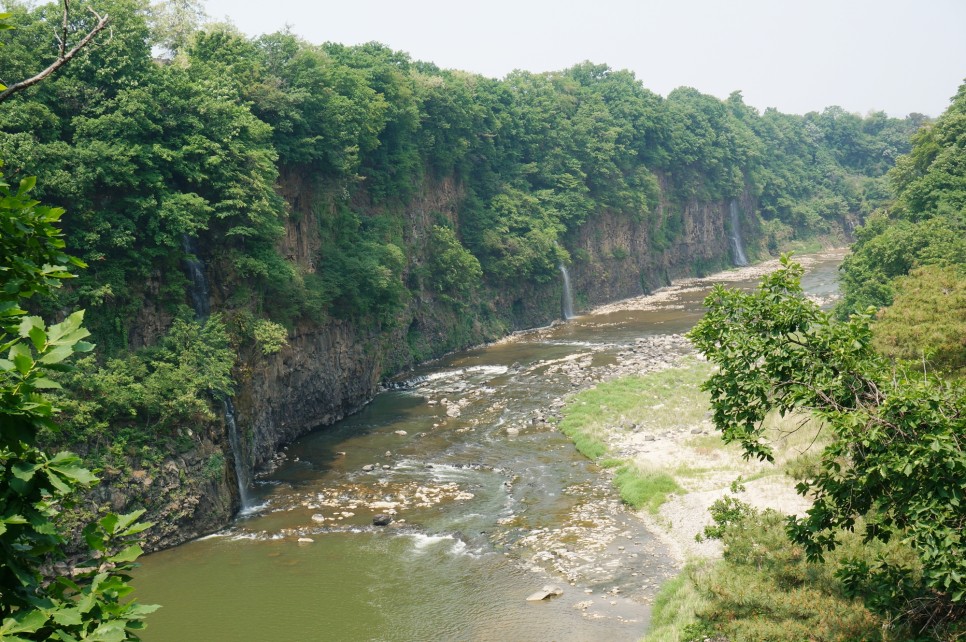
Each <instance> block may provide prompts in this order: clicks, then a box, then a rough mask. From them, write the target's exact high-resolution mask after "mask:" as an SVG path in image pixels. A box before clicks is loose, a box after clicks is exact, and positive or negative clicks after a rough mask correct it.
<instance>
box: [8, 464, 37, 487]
mask: <svg viewBox="0 0 966 642" xmlns="http://www.w3.org/2000/svg"><path fill="white" fill-rule="evenodd" d="M40 468H41V465H40V464H21V463H17V464H14V465H13V466H11V467H10V470H11V472H12V473H13V476H14V477H16V478H17V479H19V480H21V481H25V482H28V481H30V480H31V479H33V476H34V474H35V473H36V472H37V471H38V470H39V469H40Z"/></svg>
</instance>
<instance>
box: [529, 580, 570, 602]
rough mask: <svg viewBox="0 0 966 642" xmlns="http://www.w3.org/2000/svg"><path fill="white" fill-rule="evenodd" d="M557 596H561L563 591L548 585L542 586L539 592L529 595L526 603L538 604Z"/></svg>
mask: <svg viewBox="0 0 966 642" xmlns="http://www.w3.org/2000/svg"><path fill="white" fill-rule="evenodd" d="M557 595H563V591H562V590H560V589H559V588H557V587H556V586H550V585H549V584H548V585H547V586H544V587H543V588H542V589H540V590H539V591H536V592H534V593H531V594H530V596H529V597H527V602H539V601H541V600H546V599H547V598H550V597H555V596H557Z"/></svg>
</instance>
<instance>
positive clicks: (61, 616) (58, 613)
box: [50, 608, 84, 626]
mask: <svg viewBox="0 0 966 642" xmlns="http://www.w3.org/2000/svg"><path fill="white" fill-rule="evenodd" d="M50 616H51V618H53V620H54V622H56V623H57V624H60V625H61V626H80V625H81V624H82V623H83V621H84V619H83V617H81V612H80V610H79V609H76V608H71V609H57V610H55V611H52V612H51V614H50Z"/></svg>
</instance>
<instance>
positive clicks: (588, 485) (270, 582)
mask: <svg viewBox="0 0 966 642" xmlns="http://www.w3.org/2000/svg"><path fill="white" fill-rule="evenodd" d="M840 259H841V255H835V256H832V257H826V258H825V259H822V260H820V261H818V262H817V263H815V265H814V266H813V267H812V270H811V272H810V273H809V274H808V275H807V276H806V278H805V279H804V284H805V286H806V288H807V289H808V290H809V291H813V292H816V293H818V294H820V295H827V294H830V293H833V292H834V291H835V289H836V285H835V276H836V266H837V264H838V262H839V261H840ZM755 282H756V280H755V279H745V280H743V281H735V282H726V283H725V284H726V285H737V286H740V287H750V286H752V285H753V284H754V283H755ZM709 287H710V285H709V283H708V282H704V281H699V282H693V283H689V284H687V285H686V286H684V287H680V288H677V289H674V290H672V291H670V292H665V295H664V296H661V297H658V300H659V302H658V303H654V304H649V305H647V306H645V307H646V308H647V309H643V310H641V309H637V310H614V311H611V312H608V313H604V314H594V315H587V316H583V317H578V318H577V319H575V320H573V321H571V322H570V323H567V324H560V325H556V326H553V327H551V328H544V329H540V330H536V331H532V332H528V333H522V334H520V335H517V336H515V337H513V338H511V339H509V340H505V341H502V342H500V343H498V344H495V345H491V346H488V347H485V348H479V349H475V350H469V351H466V352H462V353H459V354H455V355H452V356H449V357H447V358H445V359H442V360H440V361H437V362H434V363H432V364H429V365H427V366H424V367H422V368H419V369H418V370H417V371H415V372H413V373H411V374H410V375H408V376H407V377H405V378H403V379H401V380H400V381H401V383H402V389H400V390H393V391H388V392H385V393H383V394H380V395H378V396H377V397H376V399H375V400H374V401H373V402H372V403H371V404H369V405H368V406H367V407H366V408H364V409H363V410H362V411H361V412H359V413H358V414H356V415H354V416H352V417H350V418H348V419H346V420H344V421H342V422H340V423H338V424H336V425H334V426H330V427H326V428H323V429H320V430H318V431H316V432H314V433H312V434H309V435H307V436H305V437H304V438H302V439H301V440H299V441H298V442H296V443H294V444H292V445H291V446H290V447H289V448H288V449H287V458H286V460H285V461H284V463H283V464H282V465H281V466H280V467H279V468H278V469H277V470H276V471H274V472H273V473H272V474H271V475H268V476H263V478H261V479H260V480H259V481H258V482H257V483H256V488H255V494H256V496H255V497H253V500H254V501H255V502H256V503H258V504H260V505H261V507H262V508H261V509H260V510H258V511H256V512H254V513H252V514H249V515H246V516H243V517H240V518H239V519H238V520H237V521H236V523H235V524H233V525H232V527H230V528H229V529H226V531H224V532H223V533H221V534H219V535H218V536H215V537H209V538H205V539H202V540H198V541H194V542H191V543H188V544H185V545H183V546H180V547H178V548H175V549H172V550H168V551H163V552H160V553H156V554H154V555H150V556H148V557H146V558H145V559H144V560H143V561H144V564H143V567H142V568H141V569H140V570H139V571H138V574H137V578H136V582H135V583H136V586H137V588H138V593H139V596H140V599H141V601H142V602H147V603H151V602H156V603H160V604H163V605H164V608H163V609H161V610H160V611H159V612H158V613H157V614H156V615H155V616H152V618H151V620H150V621H149V627H148V629H147V631H146V632H145V635H144V638H145V639H146V640H185V641H188V640H199V641H200V640H636V639H638V638H640V636H641V635H642V633H643V632H644V630H645V629H646V626H647V619H648V613H649V607H648V603H649V602H650V600H651V599H652V598H653V596H654V593H655V591H656V590H657V587H658V585H659V584H660V582H661V581H663V579H665V578H666V577H668V576H669V575H671V574H672V573H673V572H675V569H674V568H673V564H672V563H671V561H670V559H669V557H668V555H667V553H666V551H665V550H663V549H662V547H661V546H660V545H659V544H658V543H657V542H656V541H655V540H654V539H653V538H652V537H651V536H650V535H649V534H648V533H647V532H646V531H645V530H644V529H643V528H642V527H641V525H640V524H639V523H638V521H637V520H636V519H634V517H633V516H632V515H630V514H629V513H628V512H626V511H625V510H624V509H623V508H622V506H621V505H620V504H619V502H618V501H617V499H616V498H615V497H614V492H613V490H612V489H611V488H610V486H609V484H608V483H607V482H606V481H605V480H603V479H602V478H601V475H600V472H599V470H598V469H596V467H595V466H594V465H592V464H590V463H589V462H587V461H585V460H584V459H583V458H582V457H580V456H579V455H578V454H577V453H576V452H575V451H574V449H573V447H572V445H571V444H570V443H569V441H567V440H566V439H565V438H564V437H563V436H561V435H560V434H559V433H557V432H555V431H554V430H553V429H552V427H551V426H550V425H548V424H546V423H543V422H542V421H540V416H541V415H543V414H544V413H545V412H546V409H547V408H548V406H551V405H553V404H554V401H555V400H557V399H559V398H561V397H562V396H563V395H565V394H567V393H568V392H570V391H571V390H572V389H573V384H572V382H571V380H570V379H569V378H567V377H566V376H564V375H563V374H562V373H561V371H560V370H561V369H560V368H559V367H555V366H559V364H566V363H571V362H574V363H578V364H581V367H582V368H583V369H584V371H586V372H587V373H588V376H592V374H593V372H594V370H595V369H597V368H601V367H604V366H606V365H609V364H612V363H614V360H615V358H616V355H617V353H618V352H619V351H621V350H622V349H624V348H625V347H626V346H627V345H628V344H631V343H633V342H634V340H635V339H637V338H638V337H640V336H642V335H646V334H667V333H677V332H682V331H685V330H687V329H688V328H690V327H691V326H692V325H693V324H694V323H695V321H697V320H698V318H700V315H701V314H702V311H701V301H702V300H703V298H704V296H705V295H706V294H707V291H708V289H709ZM376 513H389V514H394V518H395V521H394V523H393V524H392V525H391V526H389V527H376V526H373V525H372V518H373V516H374V514H376ZM300 538H301V539H302V540H305V541H303V542H301V543H300V542H299V539H300ZM545 584H554V585H557V586H559V587H561V588H563V589H564V593H563V595H561V596H560V597H557V598H553V599H550V600H547V601H543V602H536V603H534V602H527V601H526V597H527V596H528V595H529V594H530V593H532V592H533V591H535V590H538V589H540V588H541V587H542V586H544V585H545Z"/></svg>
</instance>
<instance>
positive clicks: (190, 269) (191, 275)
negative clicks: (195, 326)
mask: <svg viewBox="0 0 966 642" xmlns="http://www.w3.org/2000/svg"><path fill="white" fill-rule="evenodd" d="M181 249H183V250H184V253H185V257H184V260H183V263H184V269H185V272H187V273H188V280H189V281H191V285H190V286H188V294H189V296H191V307H192V308H194V311H195V318H196V319H197V320H198V321H204V320H205V319H207V318H208V317H209V316H210V315H211V303H210V298H209V293H208V278H207V277H206V276H205V266H204V264H202V262H201V261H200V260H199V259H198V246H197V243H195V239H194V238H192V237H190V236H188V235H187V234H184V235H182V236H181Z"/></svg>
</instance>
